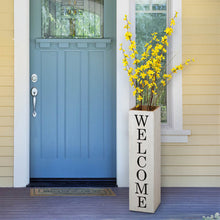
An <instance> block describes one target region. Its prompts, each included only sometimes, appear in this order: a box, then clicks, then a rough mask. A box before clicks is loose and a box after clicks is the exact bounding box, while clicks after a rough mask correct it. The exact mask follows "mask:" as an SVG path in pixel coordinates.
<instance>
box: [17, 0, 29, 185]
mask: <svg viewBox="0 0 220 220" xmlns="http://www.w3.org/2000/svg"><path fill="white" fill-rule="evenodd" d="M27 18H29V0H19V1H17V0H14V187H25V186H26V185H27V184H28V183H29V178H30V176H29V166H30V164H29V145H30V144H29V143H30V141H29V139H30V138H29V131H30V126H29V93H30V92H29V91H30V90H29V19H27Z"/></svg>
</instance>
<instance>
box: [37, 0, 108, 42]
mask: <svg viewBox="0 0 220 220" xmlns="http://www.w3.org/2000/svg"><path fill="white" fill-rule="evenodd" d="M41 3H42V12H41V14H42V25H41V26H42V37H43V38H102V37H103V23H104V22H103V10H104V0H41Z"/></svg>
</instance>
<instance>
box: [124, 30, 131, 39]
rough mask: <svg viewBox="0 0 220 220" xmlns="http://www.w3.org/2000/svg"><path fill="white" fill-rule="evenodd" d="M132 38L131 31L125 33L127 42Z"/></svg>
mask: <svg viewBox="0 0 220 220" xmlns="http://www.w3.org/2000/svg"><path fill="white" fill-rule="evenodd" d="M131 37H132V33H131V32H129V31H127V32H126V33H125V39H126V40H130V39H131Z"/></svg>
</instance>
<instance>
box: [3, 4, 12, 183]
mask: <svg viewBox="0 0 220 220" xmlns="http://www.w3.org/2000/svg"><path fill="white" fill-rule="evenodd" d="M0 5H1V6H0V187H2V186H8V187H10V186H13V154H14V152H13V141H14V140H13V130H14V127H13V120H14V118H13V112H14V107H13V106H14V100H13V96H14V95H13V92H14V88H13V86H14V74H13V73H14V69H13V68H14V52H13V51H14V46H13V45H14V42H13V28H14V24H13V17H14V15H13V13H14V11H13V0H7V1H5V0H0Z"/></svg>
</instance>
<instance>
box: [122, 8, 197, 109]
mask: <svg viewBox="0 0 220 220" xmlns="http://www.w3.org/2000/svg"><path fill="white" fill-rule="evenodd" d="M177 14H178V13H177V12H176V13H175V15H174V16H173V17H172V18H171V20H170V24H169V26H168V27H167V28H166V29H165V30H164V35H163V36H162V37H161V38H159V37H158V33H157V32H154V33H152V38H151V40H150V41H149V42H147V43H146V44H145V50H144V52H143V53H142V54H140V55H139V54H138V51H137V49H136V42H135V41H134V40H132V33H131V32H130V31H129V29H130V25H131V23H130V22H129V20H128V17H127V15H125V17H124V20H125V22H126V24H125V26H124V29H125V30H126V33H125V35H124V36H125V39H126V40H127V41H128V48H127V51H126V50H125V48H123V45H122V44H121V45H120V50H121V51H122V53H123V60H122V62H123V66H124V70H125V71H126V72H127V73H128V76H129V81H130V84H131V86H132V87H133V88H134V92H133V95H134V96H136V97H137V105H136V107H137V108H138V107H139V106H140V108H141V109H142V106H143V105H146V106H147V109H146V110H148V111H151V110H154V108H155V105H156V104H157V101H158V98H159V97H160V95H161V93H162V92H163V89H164V87H165V86H166V85H167V83H168V82H169V80H171V78H172V77H173V74H175V73H177V72H178V71H179V70H182V69H183V68H184V67H185V66H186V65H188V64H189V63H190V62H191V61H194V60H193V59H187V60H186V62H184V63H183V64H180V65H178V66H175V67H173V68H172V69H171V70H170V72H168V71H167V70H166V69H167V68H166V65H165V63H166V53H167V47H168V46H169V43H168V38H169V36H171V35H172V33H173V28H174V25H175V19H176V18H177ZM144 96H145V99H144ZM143 100H146V103H144V102H143Z"/></svg>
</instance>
